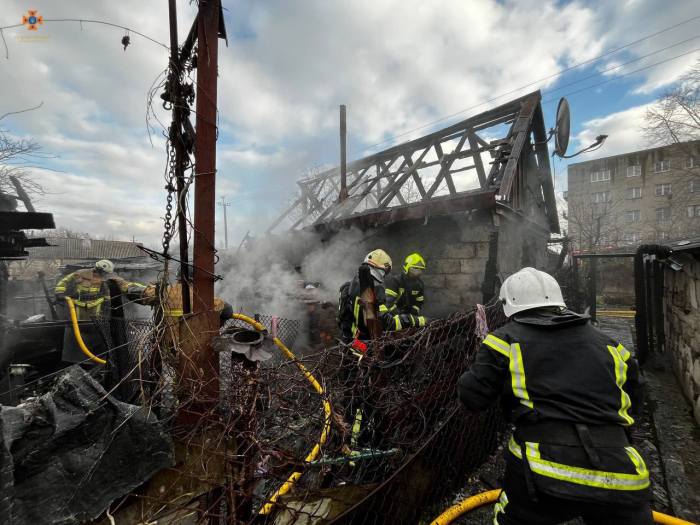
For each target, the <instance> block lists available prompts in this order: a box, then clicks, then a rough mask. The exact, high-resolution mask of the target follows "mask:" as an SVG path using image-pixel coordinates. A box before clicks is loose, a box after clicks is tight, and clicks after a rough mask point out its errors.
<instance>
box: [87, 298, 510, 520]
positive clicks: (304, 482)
mask: <svg viewBox="0 0 700 525" xmlns="http://www.w3.org/2000/svg"><path fill="white" fill-rule="evenodd" d="M259 320H260V322H261V323H262V324H263V325H264V326H265V327H266V328H267V330H268V331H271V330H272V328H273V327H272V325H273V323H274V324H275V328H274V330H273V331H275V332H276V333H277V335H278V337H279V338H280V339H281V340H282V341H283V342H284V343H285V344H286V345H288V346H291V345H292V344H293V343H294V340H295V339H296V337H297V335H298V333H299V324H298V322H296V321H288V320H281V319H280V320H274V321H273V319H272V318H271V317H264V316H260V317H259ZM484 321H485V323H484ZM504 322H505V317H504V315H503V312H502V309H501V307H500V304H495V305H493V306H489V307H486V308H485V309H484V310H481V314H477V311H470V312H462V313H455V314H453V315H451V316H450V317H448V318H446V319H440V320H435V321H433V322H432V323H430V324H429V325H428V326H427V327H425V328H422V329H410V330H404V331H401V332H394V333H387V334H385V335H384V336H382V338H380V339H378V340H376V341H373V342H371V343H370V344H369V348H368V350H367V351H366V352H365V353H363V352H360V351H354V350H352V349H350V348H348V347H346V346H343V345H338V346H332V347H330V348H326V349H324V350H321V351H313V352H311V351H309V353H306V354H303V353H302V352H299V354H300V355H297V356H296V361H293V360H292V359H290V358H289V357H288V356H286V355H284V354H283V353H282V352H280V350H279V349H278V348H276V347H275V346H272V344H271V341H270V339H271V337H269V336H268V337H266V338H265V339H264V340H263V343H262V344H263V347H264V348H265V349H266V351H267V352H268V353H269V354H271V355H272V357H271V358H269V359H263V360H261V361H257V362H256V361H250V360H248V359H246V358H244V357H243V356H242V355H241V354H240V353H236V352H235V351H220V352H218V360H219V361H218V365H219V373H218V377H216V378H215V380H213V381H212V380H211V378H208V379H205V378H204V377H202V379H201V381H200V380H197V379H194V380H193V379H192V377H193V375H192V374H191V373H190V374H187V373H182V372H181V371H182V367H183V362H182V361H183V355H182V352H177V351H175V349H174V348H173V345H172V344H171V343H172V341H167V342H166V340H167V338H164V337H163V336H162V328H156V327H154V326H153V325H152V324H151V323H150V322H144V321H134V320H128V319H127V320H124V319H109V318H102V319H96V323H97V324H98V326H99V327H100V331H101V333H102V334H103V336H104V337H105V340H106V341H107V343H108V345H109V347H110V350H111V351H110V354H109V359H108V362H109V364H108V373H107V378H106V381H107V382H108V383H110V381H111V383H112V384H107V390H108V391H109V390H110V389H111V390H112V391H113V394H114V395H115V396H117V397H118V398H120V399H122V400H125V401H126V400H128V402H131V403H135V404H143V405H146V406H149V407H150V408H151V409H152V410H153V411H154V413H155V414H156V415H157V416H158V417H159V419H160V420H161V421H163V422H164V423H165V424H166V425H168V427H169V428H170V429H171V433H172V435H173V437H174V439H175V442H176V451H177V450H178V445H177V443H179V447H180V450H187V454H185V455H184V459H182V460H181V461H179V462H178V465H177V466H176V467H175V468H173V469H169V470H168V473H167V477H166V478H165V479H167V483H168V485H167V487H168V488H167V489H163V488H162V487H163V486H165V485H162V486H161V485H160V482H159V481H156V480H155V478H154V480H152V481H153V483H151V485H153V487H152V490H149V489H148V488H143V490H140V491H138V493H134V494H130V495H129V496H128V497H125V498H123V499H121V500H119V501H117V502H115V503H114V504H113V505H112V514H113V515H115V516H116V514H115V513H117V512H119V511H120V509H121V510H124V511H125V512H126V510H127V508H128V507H129V506H130V505H131V506H133V505H134V504H135V503H134V502H137V503H136V504H138V505H140V508H139V511H138V512H139V514H140V515H142V516H149V519H151V520H154V519H159V518H165V517H167V519H175V518H178V519H179V518H180V517H181V518H183V519H184V517H185V516H188V515H193V514H197V515H198V516H199V518H202V517H204V516H205V515H206V516H207V517H209V518H212V519H214V520H216V519H219V520H221V521H219V523H253V522H255V523H276V524H292V523H296V524H300V523H314V524H326V523H363V524H364V523H367V524H369V523H406V524H409V523H419V522H420V521H421V520H427V521H428V522H429V521H430V520H431V519H432V518H434V517H435V516H437V515H438V514H440V512H441V511H442V510H444V508H445V507H446V506H447V505H449V504H451V503H452V500H453V498H454V496H455V494H456V491H457V490H459V489H460V488H463V487H464V486H465V484H466V482H467V479H468V478H469V475H470V474H471V473H473V472H474V470H475V469H476V468H477V467H479V466H480V465H481V464H482V463H483V462H484V461H485V459H486V458H487V457H489V456H491V455H492V454H494V452H496V450H497V448H498V446H499V445H500V444H501V443H502V441H503V436H504V433H505V431H506V429H507V424H506V423H505V421H504V420H503V418H502V416H501V411H500V408H499V407H498V405H495V406H493V407H492V408H491V409H490V410H488V411H486V412H484V413H481V414H470V413H467V412H466V411H465V410H464V409H463V408H462V407H461V404H460V402H459V400H458V399H457V397H456V393H455V385H456V383H457V379H458V378H459V376H460V375H461V374H462V373H463V372H465V371H466V370H468V368H469V366H470V365H471V364H472V363H473V362H474V359H475V356H476V351H477V349H478V347H479V344H480V337H481V336H483V335H485V334H484V329H486V330H494V329H496V328H498V327H499V326H501V325H502V324H503V323H504ZM478 323H479V326H477V324H478ZM242 327H248V325H246V324H245V323H244V322H242V321H238V320H237V321H230V322H228V323H227V325H226V326H225V327H224V328H225V329H228V331H229V332H231V329H232V328H233V329H234V331H235V329H237V328H242ZM185 366H186V365H185ZM200 372H202V371H201V370H200ZM195 375H197V374H195ZM117 379H118V381H117ZM183 417H186V418H187V419H189V422H190V424H189V425H182V418H183ZM163 475H165V474H163ZM158 487H160V489H158ZM117 521H118V520H117Z"/></svg>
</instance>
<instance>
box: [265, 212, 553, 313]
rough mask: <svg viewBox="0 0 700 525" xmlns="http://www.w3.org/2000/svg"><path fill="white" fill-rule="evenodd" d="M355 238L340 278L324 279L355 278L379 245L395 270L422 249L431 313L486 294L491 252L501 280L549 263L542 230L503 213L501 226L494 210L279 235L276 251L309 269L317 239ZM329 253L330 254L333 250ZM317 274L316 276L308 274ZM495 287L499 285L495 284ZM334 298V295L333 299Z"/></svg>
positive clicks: (462, 307)
mask: <svg viewBox="0 0 700 525" xmlns="http://www.w3.org/2000/svg"><path fill="white" fill-rule="evenodd" d="M342 236H349V237H352V238H354V239H355V242H353V244H352V246H351V247H347V246H344V247H343V249H344V250H346V255H345V258H346V259H347V260H346V261H344V265H343V266H344V267H345V268H346V269H345V270H344V271H343V272H341V275H340V276H339V278H338V277H335V276H334V278H335V280H336V281H338V282H324V283H323V284H324V285H325V286H326V287H327V288H330V289H331V290H332V291H333V292H334V294H335V295H334V297H337V292H336V290H337V289H338V287H339V286H340V285H341V284H342V283H343V282H344V281H346V280H350V279H352V277H353V276H354V274H355V272H356V271H357V267H358V266H359V265H360V263H361V262H362V260H363V259H364V257H365V255H366V254H367V253H368V252H370V251H371V250H374V249H376V248H382V249H384V250H385V251H386V252H387V253H388V254H389V256H390V257H391V258H392V260H393V263H394V271H395V272H401V271H402V266H403V261H404V260H405V258H406V257H407V256H408V255H410V254H412V253H420V254H421V255H422V256H423V257H424V258H425V259H426V264H427V269H426V272H425V274H424V275H423V282H424V283H425V290H426V291H425V300H426V305H425V308H424V311H423V313H424V314H425V315H426V316H428V317H440V316H445V315H449V314H450V313H452V312H454V311H455V310H465V309H471V308H474V307H475V306H476V304H477V303H480V302H482V300H483V293H484V290H483V283H484V280H485V278H486V277H487V275H486V273H487V271H486V267H487V261H488V260H489V255H490V254H492V255H493V257H494V259H495V260H496V261H497V267H496V268H495V272H494V270H492V273H495V275H496V276H497V279H498V281H497V282H496V283H495V285H496V286H497V285H498V283H500V281H501V280H502V279H505V278H506V277H508V276H509V275H511V274H512V273H515V272H517V271H518V270H520V268H522V267H523V266H534V267H536V268H538V269H546V268H547V265H548V259H547V243H546V239H545V237H544V236H542V235H538V234H535V233H533V231H531V230H530V229H528V228H527V227H523V226H522V225H521V224H518V223H515V222H513V221H511V220H508V219H504V218H501V220H500V226H498V227H496V226H495V224H494V221H493V215H492V212H491V211H490V210H480V211H475V212H471V213H461V214H456V215H451V216H441V217H430V218H428V220H427V221H426V220H425V219H420V220H412V221H403V222H397V223H394V224H391V225H389V226H387V227H384V228H381V229H380V228H377V229H372V230H367V231H364V232H358V231H356V230H341V231H335V232H326V233H325V234H317V235H315V236H311V235H309V234H306V233H304V234H299V235H290V236H286V237H280V238H278V239H277V240H276V241H275V245H276V246H277V253H279V254H284V257H285V258H287V260H288V261H289V265H290V266H292V267H297V268H300V270H299V271H300V272H302V273H303V272H304V268H303V264H304V262H303V255H304V254H306V253H309V252H311V251H312V250H313V249H314V248H313V246H314V245H320V244H325V245H327V246H328V247H329V249H333V246H335V245H337V244H338V243H337V241H338V238H339V237H342ZM328 257H330V254H328ZM306 277H307V278H309V279H311V280H313V278H312V276H308V275H307V276H306ZM494 290H497V288H495V289H494ZM328 300H333V301H335V298H333V299H328Z"/></svg>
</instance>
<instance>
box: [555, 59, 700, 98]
mask: <svg viewBox="0 0 700 525" xmlns="http://www.w3.org/2000/svg"><path fill="white" fill-rule="evenodd" d="M698 51H700V48H697V49H693V50H692V51H688V52H687V53H682V54H680V55H676V56H674V57H671V58H667V59H666V60H661V61H659V62H656V63H654V64H651V65H648V66H645V67H640V68H639V69H635V70H634V71H630V72H629V73H625V74H624V75H618V76H616V77H613V78H611V79H608V80H605V81H603V82H598V83H597V84H593V85H591V86H587V87H585V88H582V89H579V90H577V91H572V92H570V93H566V94H565V95H562V96H563V97H570V96H572V95H576V94H577V93H581V92H582V91H588V90H589V89H593V88H595V87H598V86H602V85H603V84H608V83H610V82H613V81H615V80H619V79H621V78H625V77H628V76H630V75H634V74H635V73H639V72H640V71H644V70H646V69H650V68H652V67H656V66H659V65H661V64H665V63H666V62H671V61H672V60H676V59H678V58H681V57H684V56H687V55H692V54H693V53H697V52H698ZM560 98H561V97H556V98H552V99H550V100H545V101H543V102H542V104H550V103H552V102H556V101H557V100H559V99H560Z"/></svg>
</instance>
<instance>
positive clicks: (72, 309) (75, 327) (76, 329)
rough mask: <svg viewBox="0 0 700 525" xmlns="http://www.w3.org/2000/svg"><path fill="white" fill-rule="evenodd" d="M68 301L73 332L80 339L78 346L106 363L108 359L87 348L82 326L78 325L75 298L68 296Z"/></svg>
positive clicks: (98, 361)
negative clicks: (81, 329)
mask: <svg viewBox="0 0 700 525" xmlns="http://www.w3.org/2000/svg"><path fill="white" fill-rule="evenodd" d="M66 303H67V304H68V309H69V310H70V320H71V321H73V333H74V334H75V340H76V341H78V346H79V347H80V349H81V350H82V351H83V353H84V354H85V355H86V356H88V357H89V358H90V359H92V360H93V361H95V362H97V363H100V364H101V365H104V364H105V363H106V362H107V361H105V360H104V359H100V358H99V357H97V356H96V355H94V354H93V353H92V352H90V350H88V349H87V346H85V343H84V342H83V336H81V335H80V328H79V327H78V317H77V316H76V315H75V305H74V304H73V299H71V298H70V297H66Z"/></svg>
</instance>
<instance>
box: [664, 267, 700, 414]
mask: <svg viewBox="0 0 700 525" xmlns="http://www.w3.org/2000/svg"><path fill="white" fill-rule="evenodd" d="M696 257H698V255H697V254H696ZM684 260H685V264H684V265H683V269H682V270H679V271H674V270H672V269H671V268H666V271H665V276H664V277H665V291H664V309H665V312H664V322H665V324H666V326H665V331H666V349H667V352H668V353H669V355H670V358H671V362H672V363H673V369H674V372H675V374H676V377H677V378H678V382H679V383H680V385H681V388H682V390H683V393H684V394H685V396H686V397H687V398H688V399H689V400H690V402H691V403H692V404H693V414H694V416H695V420H696V421H697V422H698V423H700V308H699V307H698V306H699V305H700V262H698V259H697V258H692V257H690V256H687V258H685V256H684Z"/></svg>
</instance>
